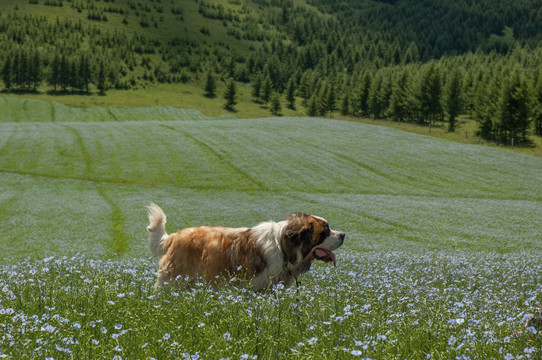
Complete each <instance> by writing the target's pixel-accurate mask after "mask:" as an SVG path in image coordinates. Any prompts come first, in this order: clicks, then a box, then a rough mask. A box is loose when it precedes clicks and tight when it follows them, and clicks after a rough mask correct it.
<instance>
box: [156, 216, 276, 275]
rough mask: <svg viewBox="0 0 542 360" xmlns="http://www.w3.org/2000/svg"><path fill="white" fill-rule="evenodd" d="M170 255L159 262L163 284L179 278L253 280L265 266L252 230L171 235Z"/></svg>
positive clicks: (213, 229) (208, 230) (215, 229)
mask: <svg viewBox="0 0 542 360" xmlns="http://www.w3.org/2000/svg"><path fill="white" fill-rule="evenodd" d="M166 248H167V252H166V254H165V255H164V256H163V257H162V259H161V260H160V267H159V270H158V276H159V278H160V279H161V280H162V281H166V280H168V279H174V278H176V277H177V276H204V277H205V279H206V280H208V281H215V280H216V279H215V278H216V277H217V276H218V277H224V276H240V277H244V278H247V279H249V278H251V277H253V276H254V275H256V274H257V273H259V272H261V271H262V270H263V269H264V268H265V266H266V264H265V261H264V258H263V256H262V254H261V253H260V249H259V248H258V247H257V246H256V238H255V237H254V236H253V234H252V232H251V230H250V229H232V228H225V227H209V226H202V227H197V228H188V229H183V230H181V231H179V232H177V233H175V234H171V235H170V236H169V237H168V239H167V241H166Z"/></svg>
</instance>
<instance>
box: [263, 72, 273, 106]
mask: <svg viewBox="0 0 542 360" xmlns="http://www.w3.org/2000/svg"><path fill="white" fill-rule="evenodd" d="M272 93H273V83H272V82H271V77H269V75H268V76H266V77H265V78H264V79H263V82H262V88H261V89H260V98H261V100H262V101H263V102H264V103H265V107H267V103H268V102H269V100H271V94H272Z"/></svg>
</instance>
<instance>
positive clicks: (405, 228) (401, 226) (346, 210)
mask: <svg viewBox="0 0 542 360" xmlns="http://www.w3.org/2000/svg"><path fill="white" fill-rule="evenodd" d="M289 196H291V197H292V198H296V199H298V200H301V201H304V202H309V203H312V204H315V205H321V203H320V202H318V201H316V200H313V199H310V194H306V193H290V194H289ZM328 206H330V207H334V208H335V209H338V210H339V211H341V212H344V213H345V214H349V215H352V214H353V211H352V209H351V208H349V207H346V206H341V205H339V204H328ZM355 214H356V215H359V216H360V217H363V218H365V219H369V220H371V221H374V222H375V223H381V224H384V225H387V226H390V227H392V228H394V229H399V230H401V231H410V232H412V231H415V230H416V228H415V227H412V226H408V225H406V224H402V223H398V222H396V221H391V220H386V219H383V218H380V217H378V216H375V215H370V214H368V213H367V212H364V211H361V210H360V209H356V211H355Z"/></svg>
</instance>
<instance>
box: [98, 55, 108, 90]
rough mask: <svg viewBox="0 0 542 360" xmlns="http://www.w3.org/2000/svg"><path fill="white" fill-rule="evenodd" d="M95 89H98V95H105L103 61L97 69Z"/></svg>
mask: <svg viewBox="0 0 542 360" xmlns="http://www.w3.org/2000/svg"><path fill="white" fill-rule="evenodd" d="M97 82H98V84H97V88H98V94H100V95H102V96H103V95H105V90H106V89H107V88H106V84H105V65H104V63H103V60H102V61H100V65H99V67H98V79H97Z"/></svg>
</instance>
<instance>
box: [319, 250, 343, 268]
mask: <svg viewBox="0 0 542 360" xmlns="http://www.w3.org/2000/svg"><path fill="white" fill-rule="evenodd" d="M314 256H315V257H316V259H318V260H321V261H323V262H327V263H328V262H331V261H333V266H337V263H336V262H335V254H333V253H332V252H331V251H330V250H327V249H320V248H318V249H316V250H314Z"/></svg>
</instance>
